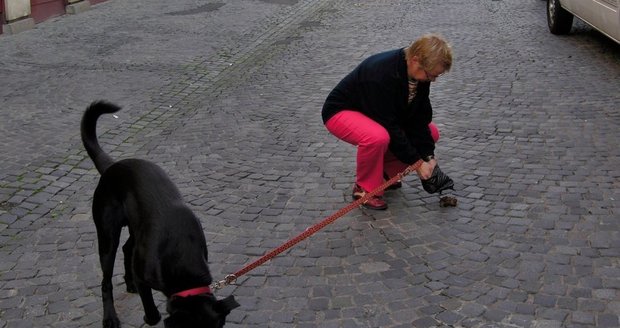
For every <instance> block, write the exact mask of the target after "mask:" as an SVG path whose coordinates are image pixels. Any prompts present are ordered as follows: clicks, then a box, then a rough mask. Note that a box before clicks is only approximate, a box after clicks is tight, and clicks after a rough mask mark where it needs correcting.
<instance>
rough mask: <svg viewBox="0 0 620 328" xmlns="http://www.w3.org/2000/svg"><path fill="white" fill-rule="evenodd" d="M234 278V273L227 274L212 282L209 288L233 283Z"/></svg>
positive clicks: (217, 287) (222, 286)
mask: <svg viewBox="0 0 620 328" xmlns="http://www.w3.org/2000/svg"><path fill="white" fill-rule="evenodd" d="M236 280H237V276H235V275H234V274H229V275H227V276H226V278H224V279H222V280H220V281H218V282H216V283H214V284H213V286H212V287H211V288H213V289H216V290H217V289H222V288H224V287H226V286H228V285H232V284H234V283H235V281H236Z"/></svg>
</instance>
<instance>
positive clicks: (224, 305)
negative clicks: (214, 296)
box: [213, 295, 240, 315]
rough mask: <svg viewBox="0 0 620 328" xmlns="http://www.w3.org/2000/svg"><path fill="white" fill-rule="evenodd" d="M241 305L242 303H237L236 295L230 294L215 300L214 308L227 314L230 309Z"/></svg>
mask: <svg viewBox="0 0 620 328" xmlns="http://www.w3.org/2000/svg"><path fill="white" fill-rule="evenodd" d="M239 306H240V304H239V303H237V301H235V297H234V296H232V295H230V296H228V297H226V298H223V299H221V300H218V301H217V302H215V305H214V306H213V309H214V310H215V311H216V312H217V313H219V314H223V315H227V314H229V313H230V311H232V310H233V309H235V308H238V307H239Z"/></svg>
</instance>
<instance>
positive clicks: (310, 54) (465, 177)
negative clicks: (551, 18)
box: [0, 0, 620, 328]
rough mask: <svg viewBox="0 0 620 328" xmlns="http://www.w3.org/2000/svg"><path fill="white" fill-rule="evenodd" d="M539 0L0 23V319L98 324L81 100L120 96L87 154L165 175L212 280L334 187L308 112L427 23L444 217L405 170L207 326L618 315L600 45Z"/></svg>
mask: <svg viewBox="0 0 620 328" xmlns="http://www.w3.org/2000/svg"><path fill="white" fill-rule="evenodd" d="M544 7H545V4H544V2H543V1H538V0H526V1H522V0H501V1H484V2H476V3H465V2H463V3H460V2H445V1H432V0H422V1H349V0H305V1H304V0H299V1H296V0H265V1H256V0H234V1H232V0H230V1H229V0H225V1H220V2H204V1H202V2H196V1H187V0H180V1H175V2H174V3H173V2H169V1H162V0H153V1H142V0H137V1H126V0H110V1H106V2H104V3H101V4H98V5H95V6H93V7H92V9H91V10H90V11H88V12H84V13H81V14H79V15H71V16H63V17H60V18H55V19H52V20H49V21H46V22H43V23H41V24H38V25H37V26H36V28H35V29H33V30H31V31H26V32H23V33H20V34H17V35H12V36H7V35H2V36H0V76H2V78H3V81H5V82H4V83H1V84H0V99H1V100H2V108H1V110H2V114H3V115H2V116H3V119H2V120H0V133H1V136H2V139H3V144H2V148H1V149H0V163H1V164H0V245H2V246H1V247H0V328H5V327H11V328H12V327H99V326H100V325H101V313H102V308H101V300H100V286H99V284H100V281H101V273H100V272H101V271H100V268H99V264H98V258H97V245H96V237H95V229H94V226H93V224H92V220H91V218H90V201H91V197H92V193H93V190H94V188H95V185H96V182H97V179H98V175H97V173H96V171H95V170H94V167H93V165H92V163H91V162H90V160H88V159H87V157H86V154H85V152H84V151H83V148H82V146H81V143H80V140H79V120H80V117H81V114H82V111H83V110H84V109H85V107H86V106H87V105H88V104H89V103H90V102H91V101H93V100H96V99H106V100H109V101H112V102H115V103H118V104H119V105H121V106H123V107H124V109H123V110H122V111H121V112H120V113H119V114H118V116H119V117H118V118H117V119H115V118H114V117H112V116H105V117H102V119H101V120H100V126H99V135H100V141H101V143H102V145H103V147H104V148H105V149H106V150H107V151H108V152H109V153H110V154H111V155H112V156H113V157H114V158H118V159H120V158H127V157H140V158H145V159H149V160H152V161H154V162H156V163H158V164H160V165H161V166H162V167H163V168H164V169H165V170H166V171H167V172H169V174H170V176H171V177H172V179H173V180H174V181H175V183H176V184H177V185H178V187H179V189H180V190H181V193H182V194H183V195H184V196H185V199H186V201H187V202H188V203H189V204H190V206H191V207H192V208H193V209H194V210H195V211H196V213H198V215H199V216H200V217H201V218H202V222H203V226H204V229H205V235H206V237H207V243H208V246H209V260H210V266H211V270H212V274H213V276H214V277H215V278H216V279H222V278H223V277H224V276H225V275H226V274H229V273H231V272H234V271H236V270H238V269H240V268H241V267H243V266H244V265H245V264H247V263H249V262H251V261H252V260H255V259H257V258H258V257H260V256H261V255H263V254H264V253H265V252H267V251H269V250H271V249H272V248H274V247H277V246H278V245H280V244H281V243H282V242H284V241H286V240H287V239H289V238H291V237H293V236H295V235H297V234H298V233H300V232H301V231H303V230H304V229H305V228H306V227H308V226H311V225H312V224H314V223H316V222H318V221H319V220H322V219H323V218H324V217H327V216H328V215H330V214H332V213H333V212H335V211H336V210H337V209H339V208H341V207H343V206H345V205H346V204H347V203H348V202H349V201H350V188H351V185H352V182H353V175H354V170H355V166H354V164H355V163H354V156H355V153H354V151H355V149H353V147H350V146H349V145H346V144H344V143H343V142H340V141H338V140H337V139H335V138H334V137H332V136H331V135H329V133H328V132H327V131H326V130H325V128H324V127H323V125H322V123H321V120H320V108H321V106H322V102H323V100H324V99H325V97H326V96H327V93H328V92H329V91H330V90H331V88H332V87H333V86H334V85H335V84H336V83H337V82H338V81H339V80H340V79H341V78H342V77H343V76H344V75H345V74H346V73H348V72H349V71H350V69H352V68H353V67H354V66H355V65H357V63H359V61H360V60H362V59H363V58H365V57H367V56H368V55H370V54H373V53H375V52H378V51H382V50H387V49H391V48H395V47H400V46H405V45H406V44H407V43H408V42H409V41H411V40H412V39H413V38H415V37H417V36H419V35H421V34H423V33H426V32H440V33H442V34H443V35H444V36H446V38H447V39H448V40H450V41H451V43H452V44H453V47H454V51H455V55H456V56H455V62H454V67H453V70H452V71H451V72H449V73H448V74H446V75H445V76H442V77H441V78H440V79H438V81H437V82H436V83H434V84H433V86H432V90H431V100H432V102H433V108H434V112H435V113H434V121H435V122H436V123H437V124H438V125H439V128H440V129H441V132H442V140H441V141H440V144H439V146H438V150H437V154H438V157H439V158H440V162H441V165H442V169H443V170H444V171H445V172H446V173H448V174H449V175H450V176H451V177H452V178H453V179H454V180H455V182H456V188H457V192H456V196H457V197H458V199H459V205H458V207H456V208H440V207H439V201H438V197H436V196H430V195H428V194H426V193H425V192H424V191H423V190H422V188H421V186H420V185H419V183H418V181H417V179H416V178H415V177H408V178H407V179H405V181H404V182H405V183H404V184H405V185H404V188H403V189H401V190H399V191H392V192H389V193H388V194H387V196H386V197H387V200H388V202H389V205H390V208H389V210H388V211H385V212H373V211H367V210H361V209H360V210H355V211H353V212H351V213H350V214H348V215H347V216H345V217H343V218H341V219H339V220H338V221H336V222H335V223H334V224H332V225H330V226H329V227H327V228H325V229H324V230H323V231H321V232H319V233H317V234H315V235H313V236H312V237H311V238H309V239H308V240H307V241H304V242H302V243H301V244H299V245H297V246H295V247H294V248H293V249H291V250H290V251H288V252H286V253H285V254H282V255H280V256H278V257H277V258H275V259H273V260H272V261H270V262H268V263H266V264H265V265H263V266H261V267H259V268H258V269H256V270H254V271H252V272H251V273H250V274H248V275H247V276H245V277H243V278H242V279H240V280H239V281H238V283H239V285H238V286H231V287H227V288H225V289H223V290H222V291H220V292H219V293H218V294H219V295H220V296H222V297H223V296H226V295H229V294H233V295H235V297H236V299H237V300H238V301H239V302H240V303H241V307H240V308H238V309H236V310H235V311H233V313H231V315H230V316H229V321H228V323H227V325H226V327H227V328H230V327H277V328H280V327H298V328H305V327H389V328H393V327H399V328H400V327H448V326H452V327H616V326H619V325H620V323H619V319H618V316H619V315H620V297H619V292H618V291H619V288H620V269H619V260H618V255H619V254H620V242H619V241H620V235H619V234H620V227H619V222H618V217H619V213H620V210H619V209H620V203H619V202H618V199H620V192H619V185H620V169H618V167H620V151H619V149H618V146H617V145H618V141H619V139H620V138H619V137H620V129H618V127H619V125H620V116H618V104H619V103H620V94H619V93H618V81H619V80H620V48H618V46H617V45H616V44H613V43H612V42H611V41H609V40H607V39H606V38H604V37H603V36H600V35H599V34H597V33H596V32H594V31H592V30H591V29H589V28H587V27H585V26H584V25H583V24H577V27H576V28H575V29H574V33H573V34H572V35H569V36H567V37H557V36H553V35H551V34H549V33H548V31H547V27H546V21H545V8H544ZM115 273H116V276H115V280H114V281H115V290H114V291H115V300H116V306H117V310H118V312H119V317H120V319H121V322H122V323H123V327H143V326H144V324H143V321H142V316H143V311H142V306H141V304H140V301H139V298H138V296H137V295H130V294H127V293H126V292H125V287H124V286H123V284H122V274H123V273H124V272H123V269H122V254H121V253H119V255H118V258H117V266H116V271H115ZM156 298H157V302H158V303H159V308H160V311H161V312H162V313H165V304H164V299H163V297H162V296H161V295H160V294H159V293H156ZM157 327H163V323H160V324H159V325H157Z"/></svg>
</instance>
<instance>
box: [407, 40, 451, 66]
mask: <svg viewBox="0 0 620 328" xmlns="http://www.w3.org/2000/svg"><path fill="white" fill-rule="evenodd" d="M414 56H415V57H417V58H418V62H419V63H420V65H421V66H422V68H424V69H427V70H432V69H434V68H435V67H437V66H438V65H442V66H443V68H444V69H445V71H446V72H447V71H449V70H450V68H451V67H452V48H451V47H450V45H449V44H448V42H447V41H446V40H445V39H444V38H443V37H442V36H441V35H438V34H426V35H424V36H422V37H421V38H419V39H417V40H415V41H414V42H413V43H412V44H411V45H410V46H409V47H407V48H405V58H406V59H407V60H409V59H410V58H412V57H414Z"/></svg>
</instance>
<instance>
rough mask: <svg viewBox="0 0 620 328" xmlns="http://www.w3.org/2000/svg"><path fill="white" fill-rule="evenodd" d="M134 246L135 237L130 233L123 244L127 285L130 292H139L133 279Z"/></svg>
mask: <svg viewBox="0 0 620 328" xmlns="http://www.w3.org/2000/svg"><path fill="white" fill-rule="evenodd" d="M133 247H134V238H133V236H132V235H131V233H130V234H129V239H127V241H126V242H125V245H123V254H124V255H125V286H127V292H128V293H137V292H138V290H137V289H136V285H135V283H134V281H133V269H132V261H133Z"/></svg>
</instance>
